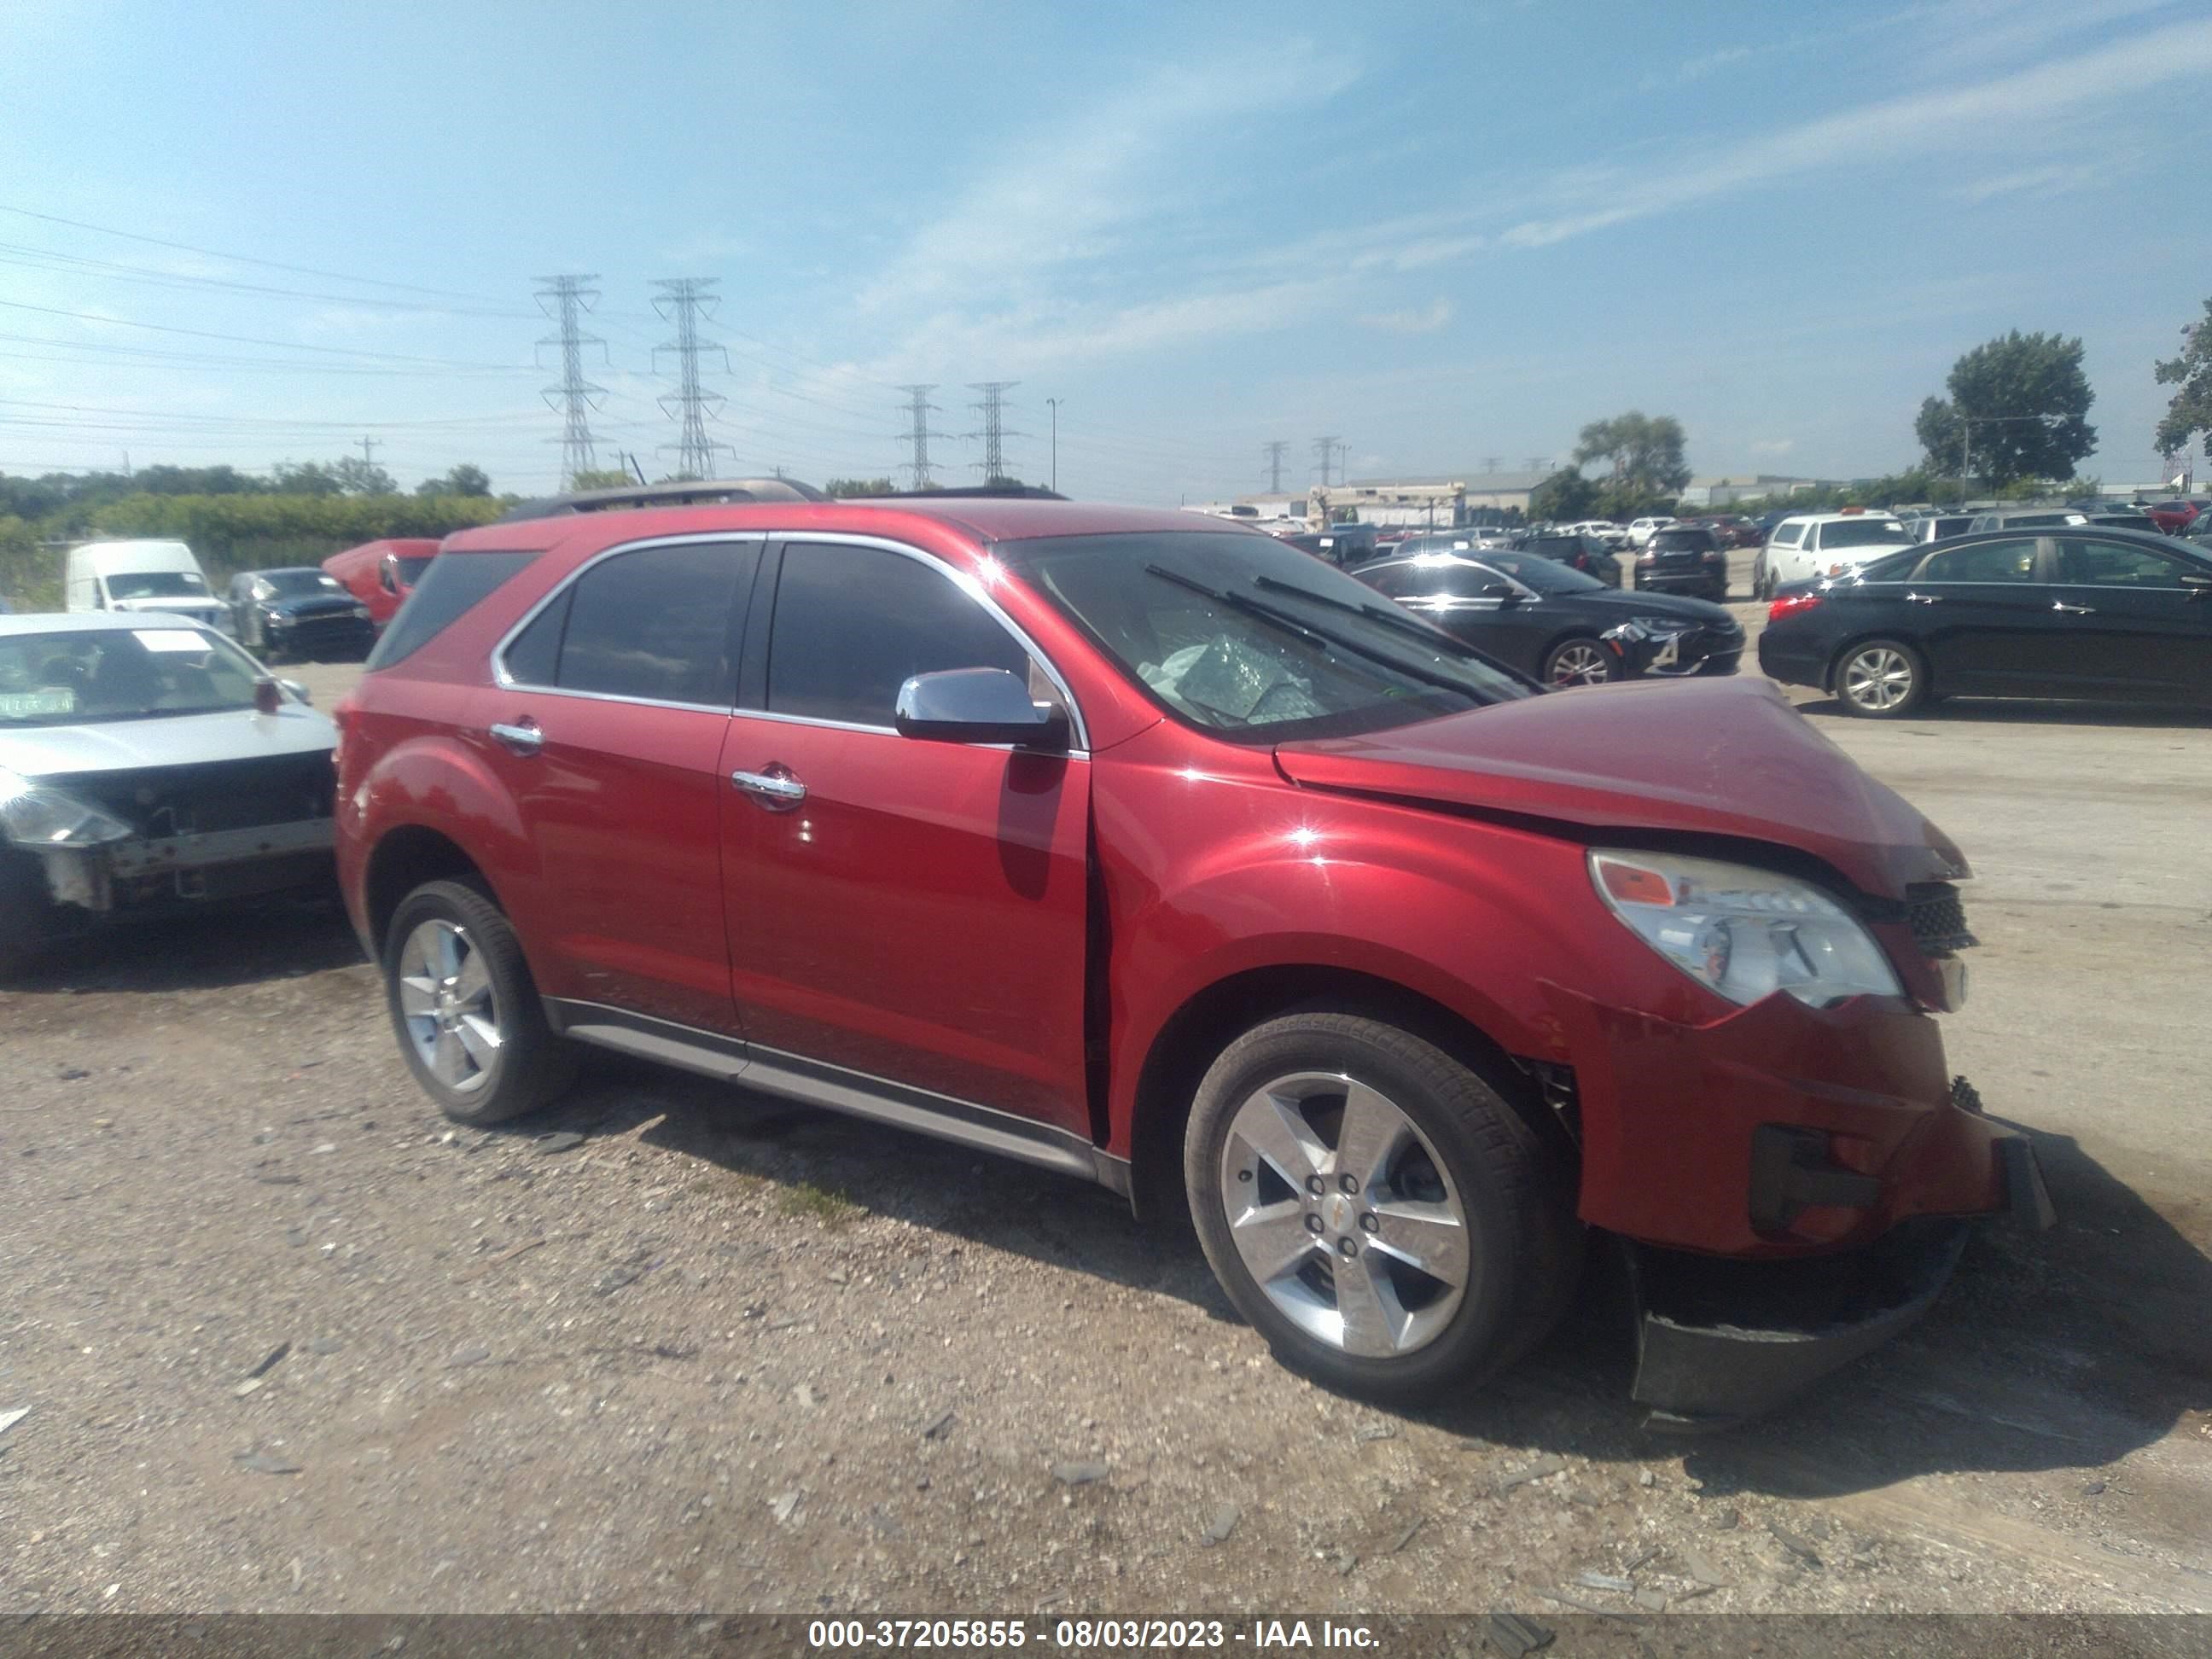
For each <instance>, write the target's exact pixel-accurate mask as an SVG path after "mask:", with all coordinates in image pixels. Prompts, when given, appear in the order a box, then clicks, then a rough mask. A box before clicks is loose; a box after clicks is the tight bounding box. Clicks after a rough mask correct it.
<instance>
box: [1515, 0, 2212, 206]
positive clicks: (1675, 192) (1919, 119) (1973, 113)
mask: <svg viewBox="0 0 2212 1659" xmlns="http://www.w3.org/2000/svg"><path fill="white" fill-rule="evenodd" d="M2208 70H2212V22H2204V21H2189V22H2185V23H2178V24H2173V25H2171V26H2169V27H2166V28H2162V29H2158V30H2154V31H2153V32H2151V33H2147V34H2142V35H2139V36H2137V37H2136V38H2135V39H2134V40H2125V41H2121V42H2118V43H2116V44H2114V45H2112V46H2106V47H2104V48H2102V49H2100V50H2097V51H2093V52H2081V53H2077V54H2075V55H2073V56H2071V57H2068V58H2062V59H2059V60H2057V61H2054V62H2051V63H2048V64H2039V65H2038V66H2036V67H2035V68H2033V69H2029V70H2020V71H2017V72H2015V73H2013V74H2009V75H2004V76H1997V77H1996V78H1994V79H1991V80H1988V81H1984V82H1981V83H1979V84H1978V85H1975V86H1970V87H1961V88H1945V89H1943V90H1940V91H1934V92H1924V93H1915V94H1909V95H1907V96H1905V97H1901V98H1893V99H1889V100H1886V101H1884V102H1881V103H1875V104H1868V105H1864V106H1861V107H1859V108H1857V109H1854V110H1851V111H1849V112H1846V113H1844V114H1841V115H1834V116H1828V117H1825V118H1821V119H1820V120H1817V121H1809V122H1807V123H1804V124H1803V125H1799V126H1796V127H1790V128H1787V129H1784V131H1780V132H1777V133H1774V134H1772V135H1771V136H1769V137H1763V138H1757V139H1753V140H1752V141H1750V142H1749V143H1743V144H1739V145H1737V146H1735V148H1733V149H1723V150H1708V151H1705V152H1703V153H1701V154H1698V155H1690V156H1686V157H1684V158H1683V159H1682V160H1681V161H1679V162H1678V163H1677V164H1676V165H1674V167H1668V168H1660V169H1656V170H1653V171H1650V172H1647V173H1644V175H1643V176H1642V177H1640V178H1638V179H1632V180H1630V181H1628V182H1627V183H1626V184H1624V185H1622V186H1620V188H1619V189H1617V190H1616V191H1613V192H1610V199H1605V198H1596V199H1586V200H1585V201H1583V203H1581V204H1577V205H1572V206H1569V205H1567V204H1565V203H1563V204H1561V205H1562V209H1563V210H1561V211H1559V212H1556V213H1554V214H1553V215H1552V216H1548V217H1544V218H1537V219H1530V220H1527V221H1524V222H1522V223H1520V224H1518V225H1516V226H1514V227H1513V228H1511V229H1510V230H1508V231H1507V232H1506V233H1505V234H1504V237H1503V238H1502V239H1501V240H1503V241H1504V243H1505V244H1506V245H1508V246H1516V247H1544V246H1549V245H1550V244H1552V243H1554V242H1561V241H1565V240H1568V239H1570V238H1571V237H1576V236H1583V235H1587V234H1590V233H1591V232H1593V231H1598V230H1603V229H1607V228H1610V227H1612V226H1614V225H1619V224H1625V223H1627V222H1630V221H1632V220H1637V219H1644V218H1650V217H1651V216H1655V215H1657V214H1662V213H1665V212H1668V211H1670V210H1674V209H1677V208H1682V207H1686V206H1690V205H1692V204H1696V203H1699V202H1704V201H1707V200H1710V199H1711V198H1712V197H1718V196H1723V195H1727V194H1729V193H1732V192H1734V191H1742V190H1747V189H1751V188H1753V187H1755V186H1758V185H1765V184H1771V183H1773V182H1775V181H1777V180H1778V179H1786V178H1790V177H1792V176H1794V175H1796V174H1799V173H1810V172H1814V171H1817V170H1820V169H1822V168H1825V167H1832V166H1833V165H1835V164H1836V163H1838V161H1848V162H1850V163H1851V164H1853V165H1865V164H1867V163H1870V162H1877V161H1896V160H1899V159H1901V158H1905V157H1913V156H1918V155H1923V154H1926V153H1928V152H1929V151H1930V150H1935V149H1953V148H1955V147H1956V146H1957V145H1959V144H1960V143H1964V142H1968V141H1987V140H1990V139H1991V138H1994V137H2002V136H2004V135H2009V134H2014V133H2017V132H2019V131H2021V130H2022V129H2027V130H2028V131H2040V130H2043V129H2045V128H2047V127H2048V125H2050V123H2051V120H2052V118H2054V117H2055V116H2057V115H2058V114H2060V113H2062V112H2069V111H2072V110H2074V109H2076V108H2078V107H2080V106H2084V105H2087V104H2090V103H2093V102H2099V101H2103V100H2110V99H2115V98H2122V97H2135V98H2141V97H2148V96H2151V95H2153V94H2154V93H2155V92H2156V91H2157V89H2158V88H2161V87H2163V86H2164V85H2166V83H2168V82H2173V81H2176V80H2184V79H2190V78H2194V77H2197V76H2202V75H2203V74H2204V73H2206V72H2207V71H2208ZM1576 193H1579V192H1572V191H1571V192H1570V194H1571V195H1572V194H1576Z"/></svg>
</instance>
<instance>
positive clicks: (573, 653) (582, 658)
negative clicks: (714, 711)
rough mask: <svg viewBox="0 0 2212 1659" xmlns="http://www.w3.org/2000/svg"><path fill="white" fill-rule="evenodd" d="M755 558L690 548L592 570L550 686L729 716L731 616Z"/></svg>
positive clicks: (578, 587)
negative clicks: (693, 706) (741, 578)
mask: <svg viewBox="0 0 2212 1659" xmlns="http://www.w3.org/2000/svg"><path fill="white" fill-rule="evenodd" d="M757 557H758V552H757V549H756V547H755V545H754V544H751V543H747V542H687V543H684V544H682V545H681V546H677V547H648V548H642V549H640V550H638V551H637V552H635V553H619V554H617V555H616V556H614V557H612V558H611V559H607V560H605V561H603V562H600V563H599V564H596V565H593V566H592V568H590V569H589V570H586V572H585V573H584V574H583V575H582V577H581V578H580V579H579V580H578V581H577V582H576V584H575V597H574V599H571V600H570V601H569V604H568V628H567V629H566V631H565V632H564V633H563V634H562V637H561V651H560V665H559V668H558V669H557V670H556V674H555V678H554V681H553V683H554V684H556V685H557V686H559V687H560V688H561V689H562V690H564V691H595V692H598V693H599V694H601V695H602V696H617V697H644V698H647V699H650V700H651V701H653V702H695V703H703V704H705V705H707V706H708V707H710V708H728V707H729V705H730V703H731V702H732V699H733V697H734V696H735V695H736V691H737V665H736V662H735V660H734V659H733V656H732V646H731V639H732V629H731V625H730V609H731V605H732V603H733V602H734V599H735V595H736V592H737V583H738V575H739V574H740V573H741V572H742V573H744V574H750V572H751V570H752V566H753V561H754V560H755V559H756V558H757ZM541 620H542V619H541ZM517 643H518V644H519V643H520V641H517ZM543 650H544V646H543V642H542V641H534V640H533V641H531V651H532V653H537V654H538V655H539V656H540V657H541V659H542V653H543ZM509 671H513V665H512V662H511V660H510V664H509Z"/></svg>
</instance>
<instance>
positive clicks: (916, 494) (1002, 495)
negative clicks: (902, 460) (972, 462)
mask: <svg viewBox="0 0 2212 1659" xmlns="http://www.w3.org/2000/svg"><path fill="white" fill-rule="evenodd" d="M844 499H845V500H847V501H1067V500H1069V499H1070V498H1069V497H1068V496H1066V495H1061V494H1060V492H1059V491H1058V490H1057V489H1046V488H1045V487H1044V486H1043V485H1042V484H956V485H953V486H952V487H951V488H950V489H886V490H882V491H880V492H878V493H877V494H874V495H848V496H846V497H845V498H844Z"/></svg>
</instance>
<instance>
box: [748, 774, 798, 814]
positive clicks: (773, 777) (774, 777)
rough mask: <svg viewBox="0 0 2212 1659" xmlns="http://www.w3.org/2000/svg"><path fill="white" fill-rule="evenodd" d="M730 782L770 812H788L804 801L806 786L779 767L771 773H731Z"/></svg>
mask: <svg viewBox="0 0 2212 1659" xmlns="http://www.w3.org/2000/svg"><path fill="white" fill-rule="evenodd" d="M730 781H731V782H732V783H734V784H735V785H737V787H738V788H740V789H742V790H744V792H745V793H747V794H748V795H750V796H751V797H752V798H753V799H755V800H757V801H758V802H759V803H760V804H761V805H763V806H765V807H767V808H768V809H769V811H771V812H788V811H791V809H792V808H793V807H794V806H796V805H799V802H801V801H803V800H805V799H806V786H805V784H803V783H801V782H800V781H799V780H798V779H797V778H794V777H793V776H792V775H791V774H790V772H789V771H787V770H786V769H783V768H781V767H779V768H777V769H775V771H773V772H732V773H731V774H730Z"/></svg>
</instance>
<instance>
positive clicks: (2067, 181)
mask: <svg viewBox="0 0 2212 1659" xmlns="http://www.w3.org/2000/svg"><path fill="white" fill-rule="evenodd" d="M2100 176H2106V174H2105V172H2104V170H2102V169H2100V168H2097V167H2088V166H2086V165H2081V164H2076V165H2074V166H2070V167H2059V166H2053V167H2024V168H2022V169H2021V171H2020V172H2018V173H1999V174H1998V175H1997V176H1996V177H1995V178H1993V179H1981V180H1980V181H1978V183H1975V184H1972V185H1966V187H1965V188H1963V189H1960V190H1956V191H1952V194H1953V195H1954V196H1955V197H1958V198H1959V199H1960V201H1962V202H1968V203H1972V204H1976V205H1978V204H1981V203H1984V202H1987V201H1990V200H1991V199H1993V198H1995V197H1999V196H2027V195H2035V196H2056V195H2059V194H2061V193H2063V192H2064V191H2069V190H2080V189H2082V188H2083V187H2085V186H2086V185H2091V184H2093V183H2094V182H2095V181H2096V180H2097V179H2099V178H2100Z"/></svg>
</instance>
